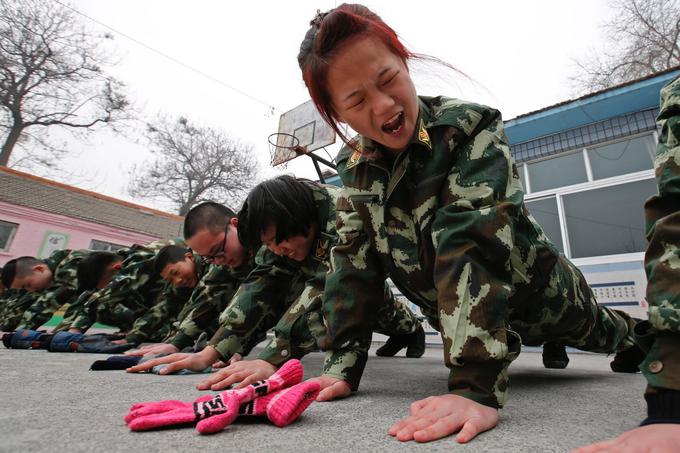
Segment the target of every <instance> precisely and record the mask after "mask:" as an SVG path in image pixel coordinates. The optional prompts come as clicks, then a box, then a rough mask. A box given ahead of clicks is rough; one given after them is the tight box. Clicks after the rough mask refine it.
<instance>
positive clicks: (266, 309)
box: [2, 180, 425, 364]
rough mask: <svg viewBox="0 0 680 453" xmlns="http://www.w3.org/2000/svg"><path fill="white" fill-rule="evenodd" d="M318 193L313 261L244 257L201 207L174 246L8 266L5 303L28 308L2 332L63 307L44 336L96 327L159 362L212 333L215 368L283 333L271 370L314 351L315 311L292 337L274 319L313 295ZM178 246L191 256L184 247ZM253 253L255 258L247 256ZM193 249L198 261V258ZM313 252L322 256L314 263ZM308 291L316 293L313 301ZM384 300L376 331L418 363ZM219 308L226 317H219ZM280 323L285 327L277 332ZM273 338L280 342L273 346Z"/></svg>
mask: <svg viewBox="0 0 680 453" xmlns="http://www.w3.org/2000/svg"><path fill="white" fill-rule="evenodd" d="M293 181H294V180H293ZM309 184H313V183H311V182H310V183H309ZM327 190H331V191H337V190H338V189H337V188H334V187H332V188H328V189H325V188H321V187H319V188H318V190H317V192H320V193H323V194H325V195H324V196H323V197H320V198H319V200H317V202H318V203H317V204H318V206H317V204H315V205H314V207H315V209H314V210H313V211H310V212H309V214H310V215H311V216H312V217H310V220H309V222H310V224H311V223H314V224H315V225H316V224H317V223H319V221H318V219H322V220H321V221H320V222H321V223H320V224H321V225H322V228H321V230H320V231H321V238H322V239H323V240H322V241H321V242H319V244H320V245H319V246H317V247H315V248H314V250H313V252H314V254H313V253H312V251H310V250H307V251H306V252H305V253H304V254H301V255H299V256H298V257H296V258H292V257H289V256H278V255H276V254H275V253H272V252H271V251H269V250H267V248H266V247H259V245H258V246H254V247H253V248H248V247H247V245H244V244H242V243H241V242H240V240H239V237H238V234H237V232H236V231H237V225H238V218H237V217H236V216H235V214H234V213H233V212H232V211H231V210H230V209H228V208H226V207H224V206H222V205H220V204H217V203H210V202H209V203H204V204H202V205H199V206H197V207H195V208H194V209H193V210H192V211H191V212H190V213H189V214H188V215H187V217H186V219H185V229H184V231H185V236H186V238H187V243H185V242H184V241H182V240H180V239H174V240H168V241H157V242H153V243H151V244H147V245H145V246H133V247H131V248H130V249H123V250H120V251H118V252H116V253H110V252H93V251H88V250H79V251H59V252H55V253H54V254H52V255H51V256H50V257H49V258H48V259H46V260H38V259H35V258H33V257H21V258H17V259H15V260H11V261H10V262H8V263H7V265H6V266H5V268H4V269H3V271H2V280H3V282H4V283H5V284H6V285H7V287H8V288H10V289H9V290H8V292H7V293H6V294H9V295H11V296H12V297H14V296H13V295H15V294H22V297H23V296H25V297H31V300H32V301H36V302H34V303H33V304H32V305H30V306H29V307H28V308H27V309H24V310H22V312H23V314H22V316H14V317H13V319H17V320H16V321H14V322H13V323H12V324H10V323H8V322H4V326H3V327H4V328H3V330H5V331H7V330H14V329H36V328H38V327H39V326H41V325H43V324H44V323H45V322H46V321H47V320H49V319H50V318H51V316H52V314H53V313H54V312H55V311H57V310H59V309H60V308H63V307H64V306H66V307H68V308H67V309H66V312H65V314H64V318H63V320H62V321H61V322H60V323H59V324H58V325H57V326H56V327H55V328H54V329H53V332H60V331H69V332H74V333H81V332H85V331H87V330H88V329H89V328H90V327H91V326H92V325H93V324H94V323H95V322H97V321H99V322H102V323H104V324H107V325H111V326H115V327H118V328H119V329H120V330H121V331H123V332H125V333H126V335H125V338H124V339H122V340H119V341H117V342H118V343H126V344H130V345H139V344H140V343H143V342H153V341H162V343H161V344H157V345H152V346H147V347H145V348H143V349H142V350H140V351H137V352H133V353H131V355H141V354H145V355H150V354H167V353H172V352H178V351H180V350H183V349H187V348H191V347H193V345H194V343H195V341H196V340H197V339H198V338H199V336H201V334H203V335H204V336H205V335H207V336H208V337H212V336H213V335H214V334H215V332H216V331H217V329H218V327H219V329H220V332H219V335H220V339H221V341H217V340H216V341H215V343H216V344H217V343H220V347H219V351H221V357H222V358H223V359H224V360H225V361H228V360H232V357H233V356H234V355H237V357H238V358H240V356H241V354H242V353H244V352H246V353H247V352H248V351H250V349H252V347H253V346H254V345H255V344H257V343H258V342H260V341H262V340H263V339H264V338H265V334H266V332H267V330H269V329H270V328H273V327H275V326H276V327H277V329H278V330H275V331H276V332H283V329H286V330H288V331H289V333H288V346H287V347H288V350H289V351H290V354H288V355H281V354H273V353H271V352H270V354H271V355H273V356H277V357H272V358H271V359H270V360H272V361H273V362H275V363H277V364H279V363H282V362H283V361H285V360H287V359H288V358H290V357H299V356H301V355H304V354H306V353H307V352H309V351H312V350H316V349H317V346H316V343H317V337H316V336H315V335H319V332H320V331H322V330H323V322H322V321H321V316H320V313H319V311H318V307H317V308H316V312H314V310H313V309H310V310H308V311H307V312H306V313H304V316H305V317H306V321H305V322H304V323H303V322H302V321H301V322H300V323H298V324H296V327H295V329H293V328H292V324H293V323H294V322H295V321H296V318H295V317H292V316H290V315H288V316H287V317H286V316H284V313H287V309H289V308H290V306H291V305H296V304H297V305H296V306H300V304H306V305H309V301H310V300H311V299H310V298H313V297H316V298H317V299H318V297H319V295H318V293H319V292H320V291H322V289H323V280H324V276H325V273H326V271H327V259H326V258H327V256H328V255H327V252H329V250H330V247H332V245H333V244H334V243H335V234H334V232H335V227H334V223H335V210H334V201H335V199H334V198H333V197H332V196H331V193H335V192H328V191H327ZM310 193H311V192H310ZM315 203H316V202H315ZM317 208H318V209H317ZM317 211H318V212H317ZM317 216H319V217H317ZM315 228H316V227H315ZM230 231H231V234H229V233H230ZM315 231H316V230H315ZM214 236H220V237H219V240H218V241H217V242H219V244H218V245H220V244H221V248H220V250H218V251H216V250H213V249H215V247H212V246H208V247H206V246H205V242H206V238H212V237H214ZM188 244H189V245H192V246H193V250H192V249H189V248H187V247H186V246H187V245H188ZM322 245H323V247H322ZM258 248H261V250H259V251H258V252H257V253H253V252H252V250H257V249H258ZM197 250H199V251H203V252H204V253H205V255H204V256H201V255H199V254H198V253H197V252H196V251H197ZM322 250H323V251H324V253H325V255H323V256H322V255H319V254H320V253H321V252H322ZM308 255H309V256H308ZM307 280H310V282H308V281H307ZM312 282H313V285H312ZM308 286H309V287H310V288H312V287H313V288H316V289H315V291H316V294H315V295H314V296H311V295H310V293H309V289H308V288H307V287H308ZM67 290H68V291H67ZM237 290H238V291H237ZM305 290H307V292H305ZM235 294H236V297H234V296H235ZM385 298H386V301H387V302H388V303H389V308H388V310H390V311H389V313H387V315H388V316H386V319H389V321H388V322H386V323H384V328H382V329H381V330H380V331H381V332H382V333H384V334H386V335H391V336H393V337H394V340H392V343H399V344H401V345H402V347H406V348H407V355H408V356H410V357H420V356H421V355H422V354H423V353H424V348H425V338H424V331H423V328H422V326H421V324H420V320H419V319H418V318H417V317H416V316H415V315H414V314H413V313H412V312H411V311H410V310H409V309H408V308H407V307H406V306H405V305H404V304H403V303H401V302H399V301H398V300H396V299H395V298H394V296H393V295H392V293H391V291H390V290H389V287H387V285H385ZM232 299H233V301H232ZM65 304H67V305H65ZM316 305H317V306H318V303H317V304H316ZM4 306H5V307H9V304H7V303H6V304H4ZM12 306H16V304H12ZM227 306H229V307H230V308H229V310H226V311H225V308H226V307H227ZM234 313H237V314H236V315H235V314H234ZM313 313H316V317H315V316H313ZM220 314H222V317H220ZM3 319H5V318H4V317H3ZM313 322H316V325H314V324H313ZM286 323H290V325H289V326H288V327H284V326H286ZM312 328H313V329H314V330H310V329H312ZM379 328H380V326H379ZM276 338H277V339H278V340H277V341H279V342H280V341H281V338H282V337H281V336H280V335H279V336H277V337H276ZM279 349H280V350H284V348H279ZM399 349H401V348H399ZM106 350H108V349H106ZM396 352H398V350H395V351H394V352H393V353H392V355H393V354H394V353H396ZM211 363H212V362H211Z"/></svg>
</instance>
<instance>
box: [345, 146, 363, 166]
mask: <svg viewBox="0 0 680 453" xmlns="http://www.w3.org/2000/svg"><path fill="white" fill-rule="evenodd" d="M359 159H361V152H359V151H357V150H354V152H353V153H352V155H351V156H349V161H348V162H347V167H345V168H352V167H354V166H355V165H356V164H357V163H359Z"/></svg>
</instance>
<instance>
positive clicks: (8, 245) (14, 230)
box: [0, 220, 19, 253]
mask: <svg viewBox="0 0 680 453" xmlns="http://www.w3.org/2000/svg"><path fill="white" fill-rule="evenodd" d="M0 224H6V225H9V226H10V227H11V228H12V229H11V230H10V232H9V236H8V237H7V243H6V244H5V247H0V252H2V253H6V252H9V250H10V249H11V248H12V242H14V238H15V237H16V235H17V231H19V224H18V223H14V222H9V221H7V220H0Z"/></svg>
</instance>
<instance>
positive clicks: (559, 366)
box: [543, 342, 569, 370]
mask: <svg viewBox="0 0 680 453" xmlns="http://www.w3.org/2000/svg"><path fill="white" fill-rule="evenodd" d="M567 365H569V356H567V350H566V348H565V347H564V345H563V344H559V343H552V342H547V343H545V344H544V345H543V366H544V367H546V368H551V369H556V370H563V369H564V368H566V367H567Z"/></svg>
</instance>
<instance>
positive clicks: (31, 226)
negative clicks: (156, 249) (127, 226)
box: [0, 201, 158, 266]
mask: <svg viewBox="0 0 680 453" xmlns="http://www.w3.org/2000/svg"><path fill="white" fill-rule="evenodd" d="M0 220H3V221H5V222H11V223H16V224H18V225H19V227H18V228H17V231H16V233H15V235H14V239H12V241H11V243H10V246H9V250H7V251H5V252H2V251H0V266H2V265H3V264H5V263H6V262H7V261H9V260H11V259H12V258H16V257H18V256H24V255H29V256H38V254H39V252H40V251H41V250H43V251H48V250H49V249H50V246H51V247H52V248H55V247H56V248H68V249H86V248H88V247H89V246H90V241H91V240H92V239H97V240H99V241H104V242H110V243H114V244H119V245H132V244H135V243H138V244H144V243H147V242H151V241H154V240H156V239H158V238H157V237H156V236H151V235H148V234H144V233H138V232H134V231H129V230H124V229H122V228H115V227H110V226H107V225H99V224H97V223H93V222H87V221H84V220H80V219H74V218H71V217H66V216H63V215H59V214H52V213H49V212H45V211H39V210H37V209H32V208H27V207H25V206H18V205H14V204H10V203H5V202H2V201H0ZM48 236H51V237H52V238H53V239H54V240H55V241H54V243H52V244H50V243H48V242H47V237H48Z"/></svg>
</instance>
